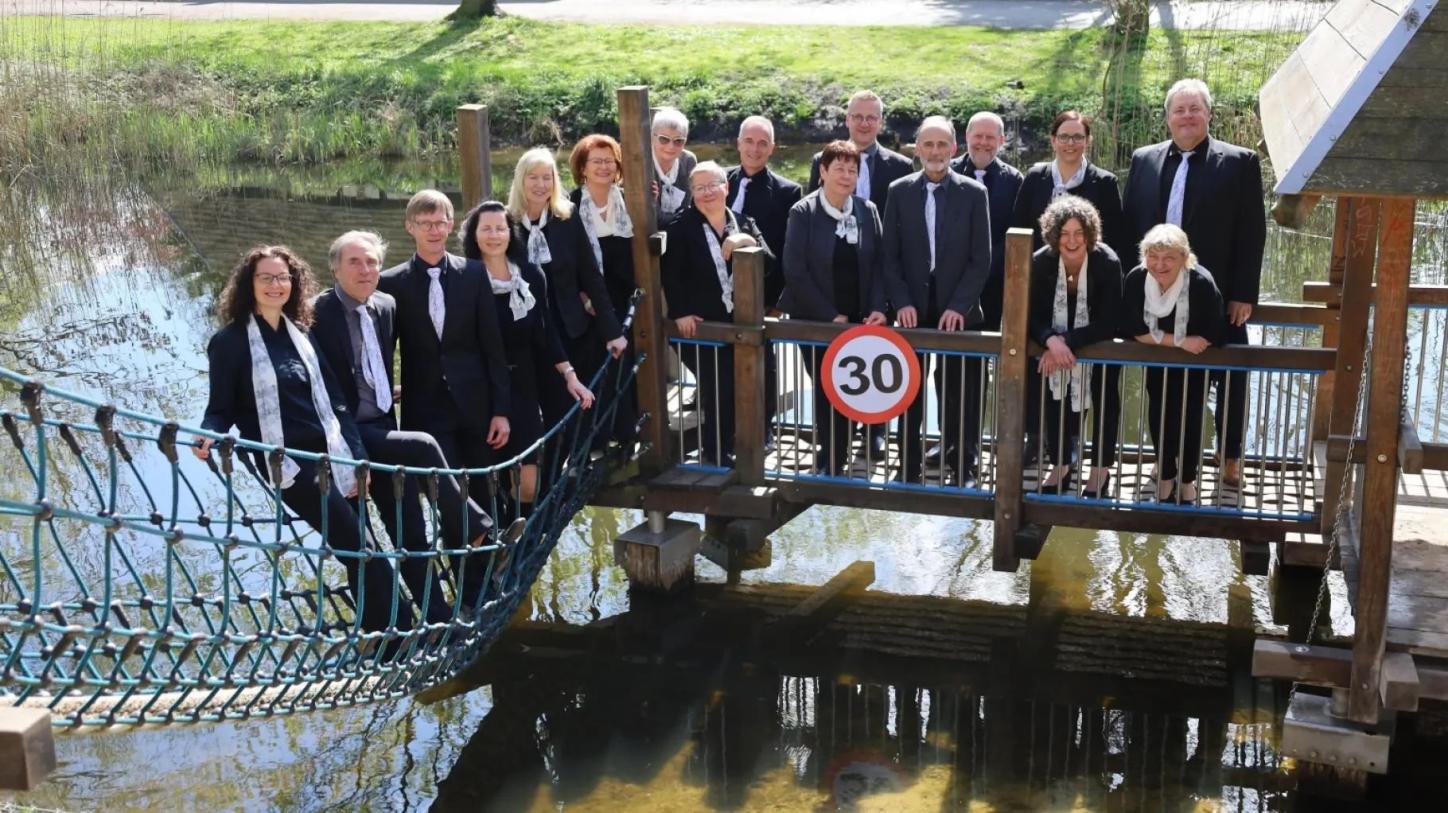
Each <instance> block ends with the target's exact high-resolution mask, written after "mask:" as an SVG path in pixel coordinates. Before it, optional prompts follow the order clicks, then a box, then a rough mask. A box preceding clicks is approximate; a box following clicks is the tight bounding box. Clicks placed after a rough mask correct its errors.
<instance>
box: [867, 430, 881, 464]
mask: <svg viewBox="0 0 1448 813" xmlns="http://www.w3.org/2000/svg"><path fill="white" fill-rule="evenodd" d="M870 459H871V460H884V459H885V433H884V432H883V431H881V432H876V431H875V430H873V429H871V430H870Z"/></svg>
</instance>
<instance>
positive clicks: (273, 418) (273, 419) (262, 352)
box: [246, 314, 357, 494]
mask: <svg viewBox="0 0 1448 813" xmlns="http://www.w3.org/2000/svg"><path fill="white" fill-rule="evenodd" d="M256 320H257V317H255V316H253V317H251V318H250V319H248V320H247V321H246V342H247V347H248V349H249V350H250V351H251V388H252V390H253V391H254V392H255V393H256V420H257V424H258V425H259V426H260V427H261V441H262V443H266V444H269V445H271V446H285V445H286V438H285V436H284V435H283V434H282V405H281V395H280V394H279V393H278V391H277V371H276V367H274V366H272V360H271V356H270V355H269V354H268V353H267V351H266V343H265V342H263V341H262V338H261V328H259V327H257V324H256ZM282 323H283V324H284V325H286V330H287V338H288V339H290V340H291V343H292V347H295V348H296V350H297V355H298V356H300V357H301V359H302V364H303V365H304V366H305V367H306V368H307V379H308V380H309V381H310V382H311V385H312V409H313V410H315V411H316V413H317V420H318V422H320V423H321V424H322V429H323V431H324V432H325V433H326V435H327V454H328V455H330V456H331V457H333V458H350V457H351V456H352V450H351V449H348V448H347V444H346V443H345V442H343V440H342V424H341V422H340V421H338V420H337V413H336V412H334V411H332V399H331V397H330V396H329V395H328V394H327V382H325V381H323V380H322V368H321V366H320V365H318V364H317V353H316V351H315V350H313V349H312V343H311V342H309V341H307V335H306V334H305V333H303V332H302V331H301V330H300V329H298V328H297V326H296V325H294V324H292V320H290V319H288V318H287V317H286V314H282ZM299 471H301V467H300V466H298V465H297V462H296V461H295V460H292V459H291V458H290V457H285V456H284V457H282V481H281V482H280V483H272V485H273V486H276V487H277V488H278V489H283V490H284V489H288V488H291V487H292V484H293V483H295V482H296V479H297V472H299ZM332 481H333V482H334V483H336V485H337V490H338V491H340V492H342V493H343V494H347V493H348V492H350V491H352V489H353V488H354V487H356V485H357V476H356V475H355V474H354V473H353V472H352V469H351V467H349V466H340V465H339V466H333V467H332Z"/></svg>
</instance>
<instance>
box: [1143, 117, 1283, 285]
mask: <svg viewBox="0 0 1448 813" xmlns="http://www.w3.org/2000/svg"><path fill="white" fill-rule="evenodd" d="M1204 145H1205V147H1206V153H1205V155H1204V157H1203V158H1202V162H1201V163H1200V164H1198V163H1196V161H1195V160H1194V161H1193V163H1192V165H1191V167H1190V168H1189V169H1188V171H1187V189H1186V198H1185V200H1183V201H1182V229H1183V230H1184V231H1186V233H1187V239H1188V240H1190V241H1191V244H1192V252H1193V253H1195V254H1196V255H1197V260H1198V262H1199V263H1200V264H1201V265H1202V266H1205V267H1206V268H1209V269H1211V271H1212V275H1213V276H1214V277H1215V278H1216V282H1217V287H1218V289H1219V290H1220V291H1221V293H1222V297H1223V298H1224V299H1225V300H1226V301H1228V302H1246V303H1248V304H1252V305H1255V304H1257V295H1258V292H1259V289H1260V287H1261V282H1262V254H1263V251H1264V249H1265V247H1266V244H1267V207H1266V204H1264V203H1263V201H1262V161H1261V159H1259V158H1258V157H1257V153H1255V152H1253V151H1251V150H1249V149H1246V148H1245V147H1238V146H1235V145H1233V144H1228V143H1227V142H1225V141H1218V140H1216V139H1215V138H1211V137H1208V138H1207V140H1206V141H1205V142H1204ZM1170 147H1171V142H1170V141H1163V142H1162V143H1160V144H1153V145H1151V146H1150V147H1142V148H1141V149H1139V150H1137V151H1136V152H1135V153H1133V154H1132V156H1131V172H1130V174H1129V175H1127V176H1126V195H1125V197H1124V201H1125V214H1126V231H1127V236H1126V239H1127V240H1129V241H1130V244H1131V245H1132V246H1136V245H1137V244H1138V243H1140V242H1141V238H1142V237H1144V236H1146V233H1147V231H1148V230H1150V229H1151V227H1152V226H1155V225H1156V224H1158V223H1161V222H1163V221H1165V220H1166V204H1167V199H1166V198H1167V192H1168V191H1170V187H1169V186H1167V191H1163V186H1164V185H1165V184H1169V183H1170V179H1167V178H1163V176H1162V167H1163V165H1164V164H1165V163H1166V156H1167V151H1168V150H1169V149H1170ZM1193 158H1195V156H1193ZM1127 253H1128V254H1130V255H1131V256H1132V257H1133V258H1135V255H1136V250H1135V248H1133V249H1131V250H1130V251H1128V252H1127Z"/></svg>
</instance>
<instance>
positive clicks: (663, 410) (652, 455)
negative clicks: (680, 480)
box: [618, 87, 672, 472]
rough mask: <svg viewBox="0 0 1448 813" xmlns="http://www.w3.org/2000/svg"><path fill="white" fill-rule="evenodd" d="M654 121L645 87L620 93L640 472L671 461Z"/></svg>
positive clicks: (621, 90) (647, 91) (619, 110)
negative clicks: (637, 296) (638, 294)
mask: <svg viewBox="0 0 1448 813" xmlns="http://www.w3.org/2000/svg"><path fill="white" fill-rule="evenodd" d="M652 123H653V119H652V113H651V112H650V110H649V89H648V88H647V87H623V88H619V89H618V131H619V144H620V146H622V147H623V189H624V201H625V203H626V204H627V205H628V216H629V219H630V220H632V221H633V227H634V238H633V262H634V281H635V282H636V284H637V285H638V287H639V289H640V290H642V291H643V293H644V296H643V299H641V300H640V301H639V303H638V307H637V309H636V310H635V311H634V323H633V341H634V347H635V349H637V350H638V351H639V352H640V353H643V354H644V363H643V366H642V367H640V368H639V373H638V377H637V378H636V379H634V387H635V388H636V389H637V391H638V398H639V409H640V410H642V411H643V412H644V413H646V414H647V415H648V420H647V421H645V423H644V428H643V441H644V450H643V453H642V454H641V455H640V459H639V463H640V468H641V469H643V470H644V471H649V472H658V471H662V470H663V468H664V467H665V466H667V465H668V464H669V461H670V460H672V456H671V455H670V453H669V452H670V448H669V441H670V436H669V404H668V392H669V391H668V379H667V377H666V375H665V369H664V357H665V354H666V352H667V350H668V340H667V338H666V337H665V334H664V302H663V300H664V289H663V282H662V279H661V277H660V276H659V254H660V253H661V251H660V250H659V247H660V246H661V245H662V243H661V242H660V241H659V240H657V239H655V232H657V231H658V228H659V223H658V212H657V211H656V210H655V208H654V199H653V195H652V194H651V192H650V189H651V188H652V184H653V181H654V162H653V158H652V156H653V153H652V152H651V151H650V146H649V137H650V136H649V128H650V126H651V125H652Z"/></svg>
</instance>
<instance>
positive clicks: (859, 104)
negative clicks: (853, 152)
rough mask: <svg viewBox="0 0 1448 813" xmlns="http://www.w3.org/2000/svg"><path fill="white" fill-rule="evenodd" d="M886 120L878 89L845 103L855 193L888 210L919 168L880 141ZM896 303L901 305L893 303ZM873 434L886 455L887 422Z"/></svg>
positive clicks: (814, 170)
mask: <svg viewBox="0 0 1448 813" xmlns="http://www.w3.org/2000/svg"><path fill="white" fill-rule="evenodd" d="M884 124H885V103H884V102H883V101H881V100H880V97H879V96H877V95H875V92H874V91H870V90H860V91H856V92H855V95H853V96H851V97H850V102H849V104H848V105H846V106H845V128H846V129H847V130H849V133H850V143H852V144H854V145H855V149H857V150H859V151H860V177H859V179H858V180H856V181H855V194H856V195H857V196H859V197H862V198H864V199H866V200H868V201H870V202H871V203H873V204H875V208H876V209H878V210H879V211H880V212H884V211H885V197H886V195H887V194H888V193H889V191H890V184H892V183H894V182H895V181H897V180H899V179H901V178H903V177H905V176H906V175H909V174H910V172H911V171H912V170H914V169H915V164H914V163H913V162H912V161H911V160H910V159H909V158H906V157H905V156H903V155H901V154H900V153H898V152H895V151H894V150H891V149H889V148H886V147H883V146H881V145H880V142H879V141H878V140H877V139H878V138H879V136H880V128H881V127H882V126H884ZM819 188H820V154H819V153H815V154H814V159H813V160H811V161H810V165H809V189H808V190H807V191H809V192H813V191H815V190H816V189H819ZM781 250H782V249H781ZM892 307H899V305H898V304H896V303H892ZM869 437H870V452H871V459H874V460H882V459H884V455H885V425H884V424H876V425H874V426H871V427H870V430H869Z"/></svg>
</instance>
